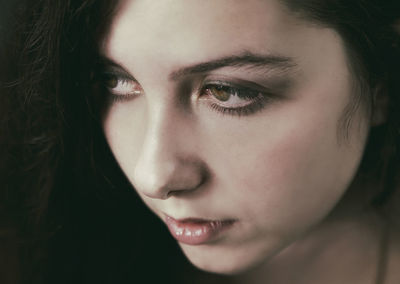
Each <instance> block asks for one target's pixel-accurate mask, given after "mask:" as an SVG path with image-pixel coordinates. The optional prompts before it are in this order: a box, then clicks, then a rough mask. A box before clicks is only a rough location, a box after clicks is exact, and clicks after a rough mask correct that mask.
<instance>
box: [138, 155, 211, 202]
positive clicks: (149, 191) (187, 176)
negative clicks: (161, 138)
mask: <svg viewBox="0 0 400 284" xmlns="http://www.w3.org/2000/svg"><path fill="white" fill-rule="evenodd" d="M134 176H135V181H136V182H135V187H136V190H138V191H139V192H140V193H142V194H144V195H145V196H147V197H150V198H153V199H167V198H169V197H171V196H174V195H179V194H184V193H188V192H193V191H194V190H197V189H198V188H199V186H200V185H201V184H202V183H203V181H204V179H205V176H206V175H205V171H204V167H203V165H201V164H199V163H197V162H195V161H191V160H182V159H176V160H175V161H168V162H165V163H163V164H160V163H158V164H154V163H153V164H152V165H147V166H146V165H143V164H142V165H141V166H140V167H137V168H136V170H135V175H134Z"/></svg>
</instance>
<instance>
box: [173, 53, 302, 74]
mask: <svg viewBox="0 0 400 284" xmlns="http://www.w3.org/2000/svg"><path fill="white" fill-rule="evenodd" d="M296 66H297V64H296V63H295V62H294V60H293V59H291V58H290V57H285V56H278V55H259V54H254V53H251V52H248V51H246V52H243V53H241V54H239V55H232V56H226V57H222V58H218V59H215V60H212V61H208V62H202V63H199V64H195V65H192V66H188V67H184V68H181V69H178V70H176V71H174V72H172V73H171V74H170V75H169V78H170V80H174V81H176V80H178V79H179V78H181V77H185V76H189V75H193V74H197V73H207V72H210V71H213V70H216V69H219V68H223V67H247V68H265V67H268V68H269V69H279V70H280V71H289V70H290V69H293V68H294V67H296Z"/></svg>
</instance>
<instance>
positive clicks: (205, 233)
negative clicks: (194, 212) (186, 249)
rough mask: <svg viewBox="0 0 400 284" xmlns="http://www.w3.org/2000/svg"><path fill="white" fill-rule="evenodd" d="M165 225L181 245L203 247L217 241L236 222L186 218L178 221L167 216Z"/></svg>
mask: <svg viewBox="0 0 400 284" xmlns="http://www.w3.org/2000/svg"><path fill="white" fill-rule="evenodd" d="M165 216H166V217H165V219H164V220H165V223H166V224H167V226H168V229H169V231H170V233H171V234H172V236H173V237H174V238H175V239H176V240H177V241H178V242H180V243H184V244H187V245H202V244H206V243H210V242H212V241H215V240H216V239H217V238H218V236H219V235H220V234H221V233H222V232H223V231H225V230H227V229H229V228H230V227H232V225H233V224H234V223H235V222H236V221H235V220H204V219H198V218H186V219H179V220H176V219H174V218H172V217H170V216H168V215H165Z"/></svg>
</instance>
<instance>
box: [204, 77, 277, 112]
mask: <svg viewBox="0 0 400 284" xmlns="http://www.w3.org/2000/svg"><path fill="white" fill-rule="evenodd" d="M212 88H214V89H215V88H216V89H219V90H224V91H225V92H228V93H229V94H230V96H233V97H235V96H236V97H238V98H239V99H241V100H244V101H249V103H248V104H246V105H243V106H239V107H226V106H223V104H221V103H215V102H213V103H210V105H209V106H210V108H211V109H212V110H214V111H217V112H218V113H221V114H223V115H225V114H227V115H234V116H248V115H252V114H254V113H256V112H258V111H260V110H262V109H264V107H265V105H266V104H267V103H268V102H269V101H270V99H271V98H272V94H269V93H267V92H261V91H258V90H255V89H253V88H247V87H236V86H232V85H229V84H227V83H226V82H213V83H207V84H205V85H204V86H202V87H201V89H200V91H199V93H200V97H202V96H204V93H205V92H207V90H210V89H212ZM209 92H210V91H208V93H209ZM205 96H208V98H205V99H206V100H210V101H211V100H214V101H219V100H218V99H217V98H216V97H215V96H213V95H212V94H205ZM210 97H211V98H210ZM212 97H214V98H212Z"/></svg>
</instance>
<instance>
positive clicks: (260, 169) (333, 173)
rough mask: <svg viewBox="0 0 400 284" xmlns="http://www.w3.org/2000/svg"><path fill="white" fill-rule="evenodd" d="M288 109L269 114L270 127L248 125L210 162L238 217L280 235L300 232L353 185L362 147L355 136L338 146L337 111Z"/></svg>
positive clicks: (360, 140)
mask: <svg viewBox="0 0 400 284" xmlns="http://www.w3.org/2000/svg"><path fill="white" fill-rule="evenodd" d="M286 107H287V106H286ZM296 108H297V107H296ZM288 109H289V114H288V115H286V114H287V113H286V112H285V113H286V114H285V115H282V116H280V115H275V114H271V116H272V115H273V116H274V119H273V121H274V123H269V122H268V123H265V124H263V125H262V126H261V125H259V124H257V125H254V127H253V126H251V124H248V125H247V130H246V131H245V132H246V133H243V135H242V136H241V138H239V137H236V138H235V139H234V140H233V141H235V142H232V141H231V144H230V145H232V146H230V149H229V151H226V152H225V153H229V154H228V155H226V156H223V157H221V154H220V155H219V156H218V157H219V160H214V163H215V164H218V166H217V167H215V168H216V169H217V170H216V171H217V173H216V176H217V177H219V180H218V182H219V183H220V184H219V186H218V188H224V189H225V190H222V191H224V192H223V194H224V196H226V197H225V199H229V198H231V199H230V203H231V204H232V207H233V208H239V210H241V212H240V213H238V214H241V215H243V216H245V218H246V219H247V220H248V221H250V222H251V220H260V222H263V224H257V225H258V226H264V230H271V231H275V232H279V233H284V232H285V231H286V232H288V231H290V232H299V231H300V230H303V229H304V228H306V227H307V226H310V225H311V224H312V223H316V222H317V221H318V220H320V219H321V218H323V217H324V216H325V215H326V214H327V213H328V212H329V211H330V210H331V209H332V207H333V206H334V204H335V203H336V202H337V201H338V199H339V198H340V197H341V196H342V194H343V193H344V191H345V190H346V188H347V187H348V185H349V183H350V182H351V180H352V177H353V176H354V174H355V172H356V169H357V166H358V163H359V160H360V158H361V153H362V149H363V139H362V138H361V137H359V135H354V137H351V141H349V144H343V145H340V144H339V143H338V136H337V135H338V132H337V130H338V128H337V125H338V120H339V117H340V115H339V114H340V113H341V112H339V111H337V112H331V113H329V112H328V113H327V112H324V109H323V107H322V108H320V109H319V111H318V112H314V113H313V112H312V109H313V108H310V109H307V110H306V109H303V108H299V109H300V110H301V111H299V109H297V111H296V109H294V108H293V109H290V108H289V107H288ZM338 109H340V108H338ZM355 119H357V118H355ZM243 129H244V128H243ZM260 129H261V131H260ZM353 132H357V131H353ZM224 136H226V137H230V139H233V137H232V136H230V135H224ZM227 142H228V141H224V142H223V143H224V144H226V143H227ZM227 145H229V144H227ZM219 151H221V152H220V153H224V152H223V150H222V149H221V148H220V149H219ZM232 153H233V155H232ZM220 161H224V162H223V164H222V163H221V162H220ZM228 189H230V190H228ZM260 216H263V218H262V219H261V218H260Z"/></svg>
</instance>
